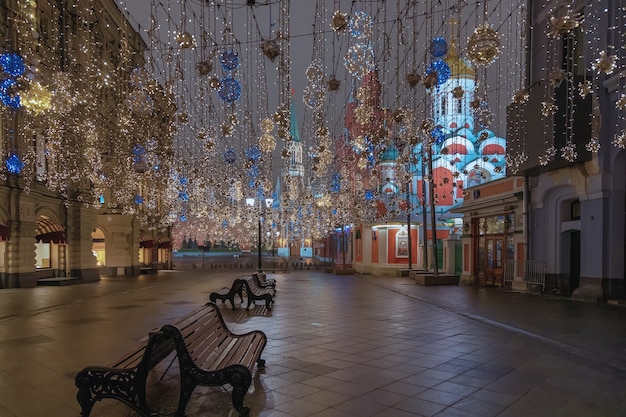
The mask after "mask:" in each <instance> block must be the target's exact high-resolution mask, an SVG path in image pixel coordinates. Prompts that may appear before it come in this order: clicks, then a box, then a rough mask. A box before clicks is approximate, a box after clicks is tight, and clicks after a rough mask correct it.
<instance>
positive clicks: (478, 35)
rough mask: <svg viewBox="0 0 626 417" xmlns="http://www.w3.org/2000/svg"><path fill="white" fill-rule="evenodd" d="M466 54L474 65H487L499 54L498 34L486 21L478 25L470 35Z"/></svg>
mask: <svg viewBox="0 0 626 417" xmlns="http://www.w3.org/2000/svg"><path fill="white" fill-rule="evenodd" d="M467 55H468V56H469V59H470V61H472V62H473V63H474V64H476V65H489V64H491V63H492V62H493V61H495V60H496V58H498V55H500V35H499V34H498V32H496V31H495V30H493V29H492V28H491V25H490V24H489V23H488V22H485V23H483V24H482V25H480V26H478V27H477V28H476V29H474V33H472V34H471V35H470V37H469V39H468V40H467Z"/></svg>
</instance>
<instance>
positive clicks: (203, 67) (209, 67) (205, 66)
mask: <svg viewBox="0 0 626 417" xmlns="http://www.w3.org/2000/svg"><path fill="white" fill-rule="evenodd" d="M196 71H198V74H200V75H208V74H209V73H210V72H211V71H213V63H212V62H211V61H200V62H198V63H197V64H196Z"/></svg>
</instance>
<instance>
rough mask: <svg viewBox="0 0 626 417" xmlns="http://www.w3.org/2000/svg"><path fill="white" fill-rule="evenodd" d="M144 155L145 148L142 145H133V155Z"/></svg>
mask: <svg viewBox="0 0 626 417" xmlns="http://www.w3.org/2000/svg"><path fill="white" fill-rule="evenodd" d="M145 153H146V148H145V147H144V146H143V145H139V144H136V145H133V155H135V156H142V155H144V154H145Z"/></svg>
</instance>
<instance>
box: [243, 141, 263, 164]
mask: <svg viewBox="0 0 626 417" xmlns="http://www.w3.org/2000/svg"><path fill="white" fill-rule="evenodd" d="M246 158H248V160H249V161H252V162H258V161H259V159H261V150H260V149H259V147H258V146H256V145H252V146H250V147H249V148H248V149H246Z"/></svg>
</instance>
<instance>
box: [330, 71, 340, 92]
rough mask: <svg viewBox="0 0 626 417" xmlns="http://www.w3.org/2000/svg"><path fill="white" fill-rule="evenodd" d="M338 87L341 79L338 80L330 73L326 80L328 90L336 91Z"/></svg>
mask: <svg viewBox="0 0 626 417" xmlns="http://www.w3.org/2000/svg"><path fill="white" fill-rule="evenodd" d="M340 88H341V81H339V80H338V79H337V77H335V76H334V75H331V76H330V79H329V80H328V91H338V90H339V89H340Z"/></svg>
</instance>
